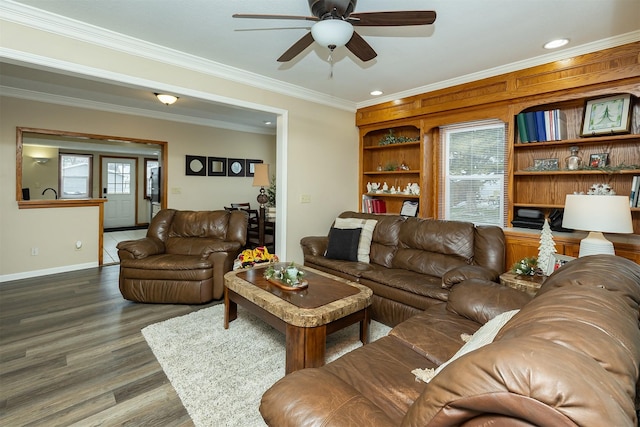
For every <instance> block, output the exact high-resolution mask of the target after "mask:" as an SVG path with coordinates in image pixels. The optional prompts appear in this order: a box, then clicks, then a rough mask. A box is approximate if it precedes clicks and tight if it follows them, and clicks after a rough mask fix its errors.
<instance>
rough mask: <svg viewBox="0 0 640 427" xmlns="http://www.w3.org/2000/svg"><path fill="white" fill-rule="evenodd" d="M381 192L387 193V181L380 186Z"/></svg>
mask: <svg viewBox="0 0 640 427" xmlns="http://www.w3.org/2000/svg"><path fill="white" fill-rule="evenodd" d="M382 191H384V192H387V191H389V186H388V185H387V181H385V182H384V184H382Z"/></svg>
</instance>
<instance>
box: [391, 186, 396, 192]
mask: <svg viewBox="0 0 640 427" xmlns="http://www.w3.org/2000/svg"><path fill="white" fill-rule="evenodd" d="M390 192H391V194H396V186H395V185H394V186H392V187H391V191H390Z"/></svg>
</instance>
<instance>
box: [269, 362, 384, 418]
mask: <svg viewBox="0 0 640 427" xmlns="http://www.w3.org/2000/svg"><path fill="white" fill-rule="evenodd" d="M310 390H313V392H310ZM260 413H261V415H262V418H264V420H265V421H266V423H267V425H270V426H278V427H299V426H322V427H343V426H361V425H367V426H372V427H391V426H396V424H395V423H393V422H392V421H391V420H390V419H389V417H388V416H387V415H386V414H385V413H384V412H383V411H382V410H381V409H380V408H378V407H377V406H376V405H374V404H373V403H372V402H371V401H370V400H369V399H367V398H366V397H364V396H363V395H362V394H361V393H360V392H359V391H358V390H356V389H354V388H353V387H351V386H350V385H349V384H347V383H345V382H344V381H342V380H341V379H340V378H338V377H336V376H335V375H333V374H330V373H328V372H327V371H326V370H324V369H303V370H301V371H296V372H294V373H292V374H289V375H287V376H286V377H284V378H282V379H281V380H280V381H278V382H277V383H275V384H274V385H273V386H272V387H271V388H270V389H269V390H267V391H266V392H265V394H264V395H263V396H262V401H261V402H260Z"/></svg>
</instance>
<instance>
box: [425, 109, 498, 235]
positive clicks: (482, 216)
mask: <svg viewBox="0 0 640 427" xmlns="http://www.w3.org/2000/svg"><path fill="white" fill-rule="evenodd" d="M506 130H507V129H506V124H505V123H503V122H501V121H498V120H488V121H482V122H471V123H461V124H456V125H451V126H445V127H442V128H440V135H441V141H440V143H441V155H440V156H441V159H440V161H441V169H440V170H441V171H442V172H441V173H442V179H441V180H440V192H439V206H438V207H439V216H440V218H444V219H448V220H456V221H468V222H473V223H474V224H487V225H497V226H500V227H504V225H505V217H506V215H505V193H506V188H505V185H506V171H505V157H506V148H507V145H506Z"/></svg>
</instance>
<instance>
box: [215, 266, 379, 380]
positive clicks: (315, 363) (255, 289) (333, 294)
mask: <svg viewBox="0 0 640 427" xmlns="http://www.w3.org/2000/svg"><path fill="white" fill-rule="evenodd" d="M286 265H288V263H280V264H278V265H275V266H276V267H280V266H286ZM266 268H267V266H261V267H254V268H251V269H247V270H236V271H230V272H228V273H226V274H225V276H224V278H225V287H224V328H225V329H228V328H229V322H231V321H233V320H234V319H236V318H237V316H238V308H237V304H240V305H241V306H242V307H244V308H245V309H246V310H247V311H249V312H251V313H253V314H255V315H256V316H258V317H259V318H260V319H262V320H264V321H265V322H267V323H268V324H269V325H271V326H273V327H274V328H276V329H277V330H278V331H280V332H283V333H284V334H285V337H286V350H287V357H286V369H285V373H286V374H289V373H291V372H294V371H297V370H299V369H303V368H314V367H319V366H322V365H324V359H325V350H326V341H327V335H329V334H331V333H333V332H336V331H338V330H340V329H343V328H345V327H347V326H349V325H352V324H354V323H356V322H360V341H362V343H363V344H366V343H367V342H368V340H369V338H368V337H369V322H370V318H369V306H370V305H371V297H372V295H373V292H372V291H371V289H369V288H367V287H366V286H363V285H359V284H357V283H353V282H350V281H348V280H346V279H342V278H340V277H337V276H333V275H331V274H328V273H324V272H322V271H319V270H315V269H312V268H308V267H304V268H303V267H300V266H298V268H300V269H302V270H303V271H304V272H305V280H307V281H308V282H309V285H308V287H307V288H305V289H300V290H295V291H286V290H282V289H281V288H279V287H278V286H276V285H274V284H272V283H270V282H269V281H268V280H267V279H265V278H264V277H263V274H264V270H265V269H266Z"/></svg>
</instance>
